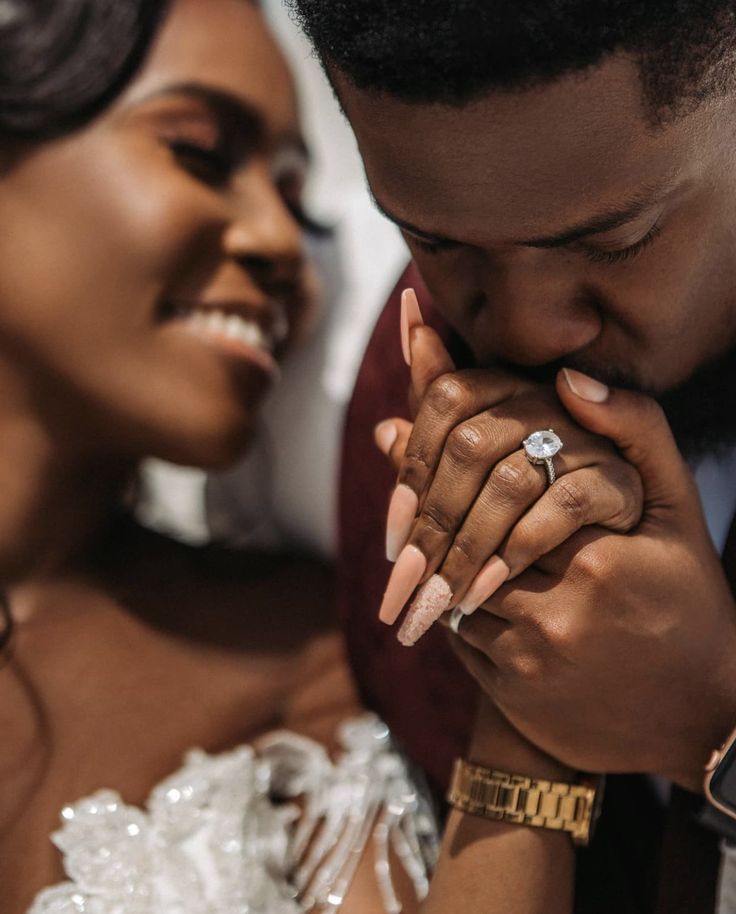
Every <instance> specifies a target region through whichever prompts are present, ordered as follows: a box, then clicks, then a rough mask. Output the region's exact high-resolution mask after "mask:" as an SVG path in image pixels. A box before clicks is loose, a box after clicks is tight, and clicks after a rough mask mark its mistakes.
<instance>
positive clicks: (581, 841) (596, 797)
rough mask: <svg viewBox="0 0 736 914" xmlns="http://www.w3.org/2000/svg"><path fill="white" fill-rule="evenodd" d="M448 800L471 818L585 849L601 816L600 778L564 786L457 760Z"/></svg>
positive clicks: (601, 789)
mask: <svg viewBox="0 0 736 914" xmlns="http://www.w3.org/2000/svg"><path fill="white" fill-rule="evenodd" d="M447 799H448V802H449V803H450V804H451V805H452V806H454V807H455V808H456V809H460V810H462V811H463V812H467V813H470V814H471V815H475V816H483V817H484V818H486V819H495V820H497V821H502V822H512V823H514V824H516V825H528V826H531V827H533V828H548V829H551V830H552V831H563V832H567V833H568V834H569V835H570V837H571V838H572V840H573V842H574V843H575V844H577V845H582V846H585V845H587V843H588V841H589V840H590V838H591V836H592V833H593V828H594V826H595V822H596V819H597V818H598V815H599V813H600V807H601V802H602V800H603V776H597V777H591V778H590V779H588V778H585V779H581V781H580V783H578V784H568V783H565V782H563V781H545V780H542V779H541V778H529V777H525V776H524V775H520V774H508V773H507V772H505V771H494V770H492V769H491V768H485V767H483V766H482V765H474V764H472V763H471V762H466V761H464V760H463V759H457V760H456V762H455V767H454V770H453V773H452V781H451V782H450V790H449V793H448V795H447Z"/></svg>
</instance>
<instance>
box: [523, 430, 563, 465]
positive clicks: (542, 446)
mask: <svg viewBox="0 0 736 914" xmlns="http://www.w3.org/2000/svg"><path fill="white" fill-rule="evenodd" d="M561 448H562V441H561V440H560V438H559V437H558V436H557V435H555V433H554V432H552V431H545V432H534V434H533V435H529V437H528V438H527V439H526V440H525V441H524V450H525V451H526V452H527V454H528V456H529V457H531V459H532V460H548V459H549V458H550V457H554V456H555V454H556V453H557V452H558V451H559V450H560V449H561Z"/></svg>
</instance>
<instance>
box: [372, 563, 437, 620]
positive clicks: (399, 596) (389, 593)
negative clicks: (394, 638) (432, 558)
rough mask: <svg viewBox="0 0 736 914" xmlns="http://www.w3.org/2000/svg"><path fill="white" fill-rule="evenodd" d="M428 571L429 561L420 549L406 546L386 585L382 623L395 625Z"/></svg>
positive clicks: (380, 614)
mask: <svg viewBox="0 0 736 914" xmlns="http://www.w3.org/2000/svg"><path fill="white" fill-rule="evenodd" d="M426 570H427V560H426V559H425V557H424V555H423V554H422V553H421V552H420V551H419V549H417V547H416V546H405V547H404V549H403V550H402V552H401V555H400V556H399V557H398V559H397V560H396V564H395V565H394V569H393V571H392V572H391V577H390V578H389V579H388V584H387V585H386V593H385V594H384V595H383V602H382V603H381V609H380V610H379V612H378V618H379V619H380V620H381V622H385V623H386V625H393V624H394V622H395V621H396V620H397V619H398V618H399V615H400V614H401V610H402V609H403V608H404V606H406V601H407V600H408V599H409V597H410V596H411V595H412V594H413V593H414V590H415V588H416V586H417V584H418V583H419V582H420V581H421V580H422V575H423V574H424V572H425V571H426Z"/></svg>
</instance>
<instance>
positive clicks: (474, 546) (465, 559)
mask: <svg viewBox="0 0 736 914" xmlns="http://www.w3.org/2000/svg"><path fill="white" fill-rule="evenodd" d="M478 558H479V545H478V542H477V540H476V539H474V538H473V537H472V536H457V537H455V540H454V542H453V544H452V546H451V547H450V551H449V553H448V555H447V561H448V562H451V563H452V564H453V565H460V566H465V565H467V564H468V563H470V564H471V565H475V564H476V563H477V561H478Z"/></svg>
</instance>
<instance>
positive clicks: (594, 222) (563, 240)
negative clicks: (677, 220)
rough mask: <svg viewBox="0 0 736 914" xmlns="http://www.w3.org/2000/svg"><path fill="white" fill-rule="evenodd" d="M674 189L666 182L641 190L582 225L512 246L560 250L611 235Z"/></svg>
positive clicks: (670, 183) (518, 242)
mask: <svg viewBox="0 0 736 914" xmlns="http://www.w3.org/2000/svg"><path fill="white" fill-rule="evenodd" d="M673 187H674V185H673V184H672V182H667V183H666V184H663V183H660V184H656V185H649V186H647V187H643V188H640V189H639V190H638V191H637V192H636V193H635V194H634V195H633V196H632V197H630V198H629V199H628V200H627V201H626V202H625V203H622V204H621V205H620V206H617V207H615V208H614V209H611V210H609V211H608V212H605V213H601V214H599V215H597V216H593V217H591V218H590V219H587V220H586V221H585V222H581V223H579V224H578V225H573V226H570V227H569V228H566V229H563V230H562V231H561V232H558V233H556V234H554V235H548V236H542V237H539V238H528V239H526V240H525V241H517V242H515V243H516V244H517V245H518V246H520V247H530V248H561V247H565V246H567V245H569V244H572V243H573V242H575V241H579V240H580V239H581V238H587V237H589V236H591V235H600V234H602V233H603V232H610V231H612V230H613V229H617V228H620V227H621V226H623V225H626V224H627V223H628V222H632V221H633V220H634V219H636V218H637V217H638V216H641V214H642V213H644V212H646V211H647V210H648V209H651V208H652V207H653V206H654V205H656V204H657V203H659V202H661V200H662V198H663V197H664V196H665V195H666V194H667V192H668V191H670V190H672V189H673Z"/></svg>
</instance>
